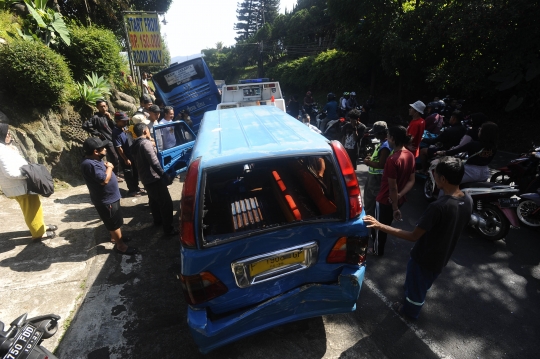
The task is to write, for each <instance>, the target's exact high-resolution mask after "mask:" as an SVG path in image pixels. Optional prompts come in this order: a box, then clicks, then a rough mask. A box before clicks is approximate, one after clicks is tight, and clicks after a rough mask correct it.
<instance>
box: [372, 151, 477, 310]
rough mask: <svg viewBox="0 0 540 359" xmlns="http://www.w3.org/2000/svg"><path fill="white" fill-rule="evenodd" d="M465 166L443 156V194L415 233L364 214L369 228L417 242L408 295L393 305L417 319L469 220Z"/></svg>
mask: <svg viewBox="0 0 540 359" xmlns="http://www.w3.org/2000/svg"><path fill="white" fill-rule="evenodd" d="M464 172H465V169H464V167H463V163H462V161H461V160H460V159H459V158H454V157H444V158H442V159H441V161H440V162H439V163H438V164H437V167H436V169H435V176H434V177H435V182H436V183H437V186H438V187H439V188H441V189H442V190H443V192H444V196H439V198H438V199H437V200H436V201H435V202H433V203H431V204H430V205H429V206H428V208H427V209H426V211H425V212H424V214H422V217H421V218H420V219H419V220H418V223H417V224H416V227H415V228H414V230H413V231H412V232H409V231H404V230H402V229H397V228H393V227H390V226H387V225H384V224H381V223H379V222H378V221H377V220H376V219H375V218H373V217H372V216H365V217H364V222H366V223H367V224H368V228H374V229H378V230H380V231H383V232H386V233H388V234H391V235H393V236H395V237H398V238H403V239H405V240H408V241H410V242H416V243H415V245H414V247H413V249H412V250H411V258H410V259H409V263H408V264H407V274H406V278H405V285H404V287H405V295H404V299H403V300H402V301H399V302H396V303H394V304H393V305H392V308H393V309H394V310H395V311H396V312H398V314H400V315H405V316H407V317H408V318H411V319H417V318H418V316H419V315H420V310H421V309H422V306H423V305H424V301H425V298H426V294H427V291H428V290H429V289H430V288H431V286H432V284H433V282H434V281H435V279H437V277H438V276H439V274H440V273H441V271H442V270H443V268H444V267H445V266H446V264H447V263H448V260H449V259H450V257H451V255H452V252H453V251H454V248H455V246H456V243H457V241H458V239H459V237H460V236H461V233H462V232H463V230H464V229H465V227H466V226H467V224H468V223H469V220H470V218H471V213H472V204H473V201H472V198H471V197H470V196H469V195H468V194H465V193H463V192H462V191H461V190H460V189H459V183H460V182H461V179H462V177H463V174H464Z"/></svg>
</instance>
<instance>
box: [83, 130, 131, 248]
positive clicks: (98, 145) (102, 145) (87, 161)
mask: <svg viewBox="0 0 540 359" xmlns="http://www.w3.org/2000/svg"><path fill="white" fill-rule="evenodd" d="M108 145H109V143H108V141H106V140H105V141H102V140H101V139H99V138H97V137H90V138H87V139H86V140H85V141H84V143H83V150H84V154H85V156H84V158H83V161H82V162H81V172H82V175H83V178H84V181H85V182H86V186H87V187H88V191H89V192H90V199H91V201H92V204H93V205H94V207H95V208H96V210H97V212H98V214H99V217H100V218H101V220H102V221H103V224H104V225H105V228H107V230H108V231H109V233H110V235H111V242H113V243H114V251H115V252H117V253H120V254H124V255H130V256H131V255H134V254H136V253H137V249H136V248H133V247H128V246H127V245H126V244H125V242H128V241H129V238H127V237H123V236H122V230H121V227H122V225H123V224H124V218H123V217H122V211H121V206H120V190H119V189H118V181H117V179H116V176H115V175H114V173H113V165H112V163H110V162H105V163H104V162H102V159H103V157H105V155H106V153H107V147H108Z"/></svg>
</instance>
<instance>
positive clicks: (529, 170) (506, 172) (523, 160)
mask: <svg viewBox="0 0 540 359" xmlns="http://www.w3.org/2000/svg"><path fill="white" fill-rule="evenodd" d="M538 151H540V147H538V146H536V145H535V144H534V143H533V144H532V147H531V150H530V151H528V152H538ZM539 164H540V160H539V159H538V158H535V157H530V156H528V155H527V154H523V155H521V156H520V157H519V158H516V159H514V160H512V161H510V163H508V164H507V165H506V166H504V167H501V168H499V169H498V170H497V172H496V173H494V174H493V175H492V176H491V179H490V182H495V183H501V184H513V185H516V186H517V187H518V188H519V190H520V193H528V192H534V191H535V190H536V188H530V184H531V183H533V181H534V180H535V178H536V174H537V172H538V165H539Z"/></svg>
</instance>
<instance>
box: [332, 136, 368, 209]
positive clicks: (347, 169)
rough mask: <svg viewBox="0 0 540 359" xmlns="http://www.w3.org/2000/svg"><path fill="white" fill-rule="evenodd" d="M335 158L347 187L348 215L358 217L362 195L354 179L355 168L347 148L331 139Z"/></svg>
mask: <svg viewBox="0 0 540 359" xmlns="http://www.w3.org/2000/svg"><path fill="white" fill-rule="evenodd" d="M330 145H331V146H332V148H333V150H334V153H335V154H336V158H337V160H338V163H339V167H340V168H341V174H342V175H343V178H344V179H345V186H346V187H347V195H348V197H349V217H350V218H354V217H358V216H359V215H360V213H362V197H361V193H360V187H359V186H358V180H357V179H356V173H355V172H354V170H355V168H354V167H353V164H352V162H351V159H350V158H349V155H348V154H347V150H345V148H344V147H343V145H342V144H341V143H340V142H339V141H331V142H330Z"/></svg>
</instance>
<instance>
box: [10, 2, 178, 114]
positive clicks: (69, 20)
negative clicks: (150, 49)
mask: <svg viewBox="0 0 540 359" xmlns="http://www.w3.org/2000/svg"><path fill="white" fill-rule="evenodd" d="M171 1H172V0H154V1H139V0H132V1H105V2H100V3H99V4H93V5H91V6H90V7H87V6H84V5H85V2H83V1H69V2H68V1H62V2H59V1H47V0H24V1H16V0H0V38H1V40H0V41H1V42H2V44H1V45H0V67H1V68H0V91H1V92H2V93H3V94H4V96H6V97H7V98H8V99H9V100H10V101H12V102H13V104H17V105H31V106H36V107H44V108H53V109H54V108H60V107H62V106H65V105H73V106H75V108H76V109H79V110H80V111H82V114H83V115H84V116H86V115H88V113H91V112H92V108H93V106H94V102H95V100H96V99H99V98H103V97H105V98H107V99H108V97H109V95H110V94H111V90H113V89H114V90H116V91H120V92H124V93H127V94H129V95H131V96H134V97H138V91H137V88H136V86H134V85H133V83H131V82H129V81H128V80H127V78H126V76H127V75H128V74H129V65H128V63H127V60H126V57H125V56H122V54H121V51H125V35H124V32H123V31H124V30H123V25H122V23H123V22H122V11H123V10H130V9H131V10H154V11H155V10H156V9H157V10H161V11H166V10H167V9H168V7H169V5H170V3H171ZM81 5H83V7H84V8H83V7H81ZM83 10H84V11H83ZM166 57H167V58H168V59H170V56H169V55H168V53H167V56H166ZM167 66H168V63H166V64H165V65H164V66H162V67H161V68H159V67H156V68H153V69H152V70H154V71H159V70H160V69H162V68H166V67H167ZM143 70H144V69H143Z"/></svg>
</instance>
